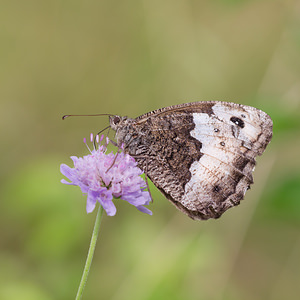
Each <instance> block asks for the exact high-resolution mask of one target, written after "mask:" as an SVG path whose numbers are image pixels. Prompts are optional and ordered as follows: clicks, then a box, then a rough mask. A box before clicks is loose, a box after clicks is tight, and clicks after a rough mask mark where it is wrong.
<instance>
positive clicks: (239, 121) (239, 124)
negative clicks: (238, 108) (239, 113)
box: [230, 117, 245, 128]
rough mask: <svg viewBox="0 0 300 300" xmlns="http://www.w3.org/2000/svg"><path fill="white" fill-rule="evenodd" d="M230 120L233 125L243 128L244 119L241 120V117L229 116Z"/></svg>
mask: <svg viewBox="0 0 300 300" xmlns="http://www.w3.org/2000/svg"><path fill="white" fill-rule="evenodd" d="M230 121H231V122H232V123H234V124H235V125H237V126H239V127H241V128H244V127H245V123H244V121H243V120H242V119H240V118H237V117H231V118H230Z"/></svg>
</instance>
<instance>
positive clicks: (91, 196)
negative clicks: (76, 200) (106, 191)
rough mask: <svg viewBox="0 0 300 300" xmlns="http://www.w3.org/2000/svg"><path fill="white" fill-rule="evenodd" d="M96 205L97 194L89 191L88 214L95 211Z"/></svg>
mask: <svg viewBox="0 0 300 300" xmlns="http://www.w3.org/2000/svg"><path fill="white" fill-rule="evenodd" d="M96 203H97V196H96V194H95V193H94V192H93V191H91V190H89V191H88V196H87V201H86V212H87V213H88V214H89V213H91V212H92V211H93V210H94V209H95V206H96Z"/></svg>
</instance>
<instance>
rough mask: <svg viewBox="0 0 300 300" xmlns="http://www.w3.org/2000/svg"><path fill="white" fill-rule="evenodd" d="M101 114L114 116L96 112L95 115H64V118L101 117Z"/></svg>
mask: <svg viewBox="0 0 300 300" xmlns="http://www.w3.org/2000/svg"><path fill="white" fill-rule="evenodd" d="M99 116H114V115H113V114H94V115H64V116H62V119H63V120H65V119H66V118H69V117H99Z"/></svg>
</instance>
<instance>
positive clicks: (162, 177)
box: [127, 102, 272, 219]
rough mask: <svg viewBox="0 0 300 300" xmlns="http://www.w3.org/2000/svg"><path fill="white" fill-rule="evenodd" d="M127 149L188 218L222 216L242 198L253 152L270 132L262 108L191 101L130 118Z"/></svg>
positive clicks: (259, 150)
mask: <svg viewBox="0 0 300 300" xmlns="http://www.w3.org/2000/svg"><path fill="white" fill-rule="evenodd" d="M132 126H133V129H132V130H133V132H134V134H133V133H131V135H134V136H136V138H135V139H134V142H131V143H128V145H127V146H128V148H127V149H128V152H129V153H130V154H131V155H134V156H135V158H136V160H137V162H138V165H139V166H140V167H141V168H142V169H143V170H144V171H145V172H146V173H147V175H148V177H149V178H150V179H151V181H152V182H153V183H154V185H155V186H156V187H157V188H159V189H160V190H161V192H162V193H163V194H164V195H165V196H166V198H167V199H169V200H170V201H171V202H172V203H173V204H174V205H176V207H177V208H178V209H180V210H181V211H183V212H184V213H186V214H187V215H188V216H189V217H191V218H192V219H209V218H218V217H220V216H221V215H222V214H223V213H224V212H225V211H226V210H227V209H228V208H230V207H232V206H235V205H237V204H239V203H240V200H241V199H243V198H244V195H245V193H246V191H247V189H248V188H249V187H250V184H252V183H253V177H252V172H253V170H254V167H255V158H256V156H257V155H261V154H262V153H263V151H264V150H265V148H266V146H267V145H268V143H269V142H270V140H271V137H272V120H271V118H270V117H269V116H268V115H267V114H266V113H264V112H262V111H261V110H258V109H256V108H254V107H250V106H244V105H240V104H235V103H230V102H194V103H187V104H182V105H177V106H171V107H167V108H163V109H159V110H156V111H153V112H150V113H147V114H145V115H142V116H140V117H138V118H136V119H135V120H134V123H133V124H132Z"/></svg>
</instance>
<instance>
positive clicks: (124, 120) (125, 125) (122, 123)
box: [109, 115, 133, 148]
mask: <svg viewBox="0 0 300 300" xmlns="http://www.w3.org/2000/svg"><path fill="white" fill-rule="evenodd" d="M132 123H133V119H130V118H128V117H121V116H117V115H115V116H110V117H109V124H110V127H111V129H113V130H114V131H115V132H116V139H117V144H118V145H119V146H121V145H122V144H125V148H126V146H127V145H128V143H129V141H130V140H131V138H132V130H133V126H132Z"/></svg>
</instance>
